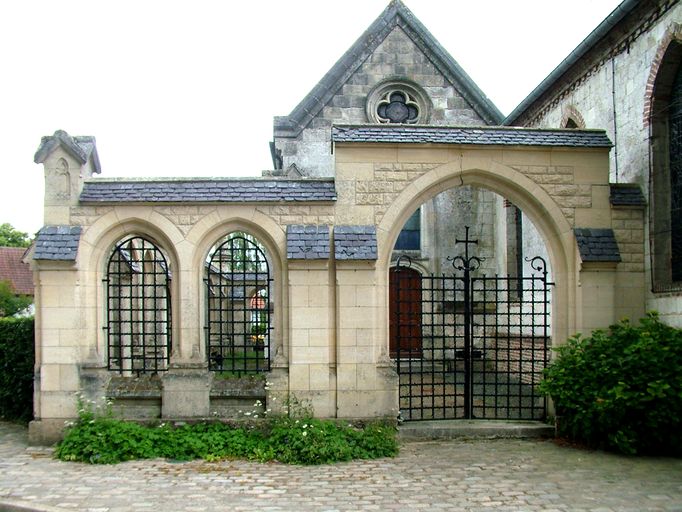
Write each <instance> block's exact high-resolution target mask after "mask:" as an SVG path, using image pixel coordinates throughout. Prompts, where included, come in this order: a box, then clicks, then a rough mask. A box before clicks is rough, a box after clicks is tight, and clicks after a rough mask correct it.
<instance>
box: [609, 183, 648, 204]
mask: <svg viewBox="0 0 682 512" xmlns="http://www.w3.org/2000/svg"><path fill="white" fill-rule="evenodd" d="M609 199H610V201H611V204H612V205H613V206H646V199H644V194H643V193H642V189H641V188H640V186H639V185H637V184H635V183H611V194H610V197H609Z"/></svg>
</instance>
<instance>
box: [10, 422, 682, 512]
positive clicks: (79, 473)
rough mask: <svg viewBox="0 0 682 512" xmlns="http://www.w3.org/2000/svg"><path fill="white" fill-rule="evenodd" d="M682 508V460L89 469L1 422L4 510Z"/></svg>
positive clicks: (465, 455)
mask: <svg viewBox="0 0 682 512" xmlns="http://www.w3.org/2000/svg"><path fill="white" fill-rule="evenodd" d="M21 506H26V507H28V508H26V509H25V510H31V509H34V510H44V511H58V510H86V511H90V512H115V511H116V512H118V511H121V512H122V511H164V512H169V511H186V512H202V511H212V510H263V511H279V510H296V511H307V510H316V511H354V510H378V511H393V510H396V511H397V510H400V511H409V510H447V511H488V510H497V511H536V510H541V511H592V512H609V511H623V512H625V511H633V512H634V511H637V512H642V511H680V512H682V459H670V458H631V457H623V456H618V455H613V454H607V453H602V452H590V451H584V450H578V449H574V448H568V447H561V446H557V445H556V444H555V443H554V442H552V441H542V440H474V441H433V442H404V443H403V445H402V447H401V452H400V455H399V456H398V457H396V458H395V459H381V460H375V461H358V462H350V463H342V464H335V465H328V466H312V467H311V466H287V465H283V464H258V463H252V462H244V461H225V462H219V463H209V462H203V461H194V462H185V463H172V462H169V461H165V460H151V461H138V462H128V463H124V464H117V465H113V466H91V465H86V464H77V463H64V462H59V461H57V460H54V459H53V458H52V455H51V450H48V449H43V448H32V447H27V444H26V429H25V428H23V427H20V426H16V425H11V424H8V423H1V422H0V510H24V509H23V508H21Z"/></svg>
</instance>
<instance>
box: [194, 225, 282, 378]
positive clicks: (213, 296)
mask: <svg viewBox="0 0 682 512" xmlns="http://www.w3.org/2000/svg"><path fill="white" fill-rule="evenodd" d="M205 275H206V277H205V285H206V305H207V320H206V345H207V353H208V358H209V369H210V370H213V371H216V372H224V373H227V374H234V375H242V374H248V373H256V372H264V371H269V370H270V339H271V333H272V329H273V317H272V307H271V304H272V302H271V300H272V298H271V297H272V277H271V275H270V264H269V262H268V257H267V255H266V251H265V248H264V247H263V245H262V244H261V243H260V242H259V241H258V240H257V239H256V238H255V237H253V236H251V235H249V234H247V233H243V232H234V233H231V234H230V235H228V236H227V237H225V238H223V239H222V240H220V241H219V242H218V243H216V244H215V245H214V246H213V248H212V249H211V250H210V251H209V254H208V256H207V259H206V274H205Z"/></svg>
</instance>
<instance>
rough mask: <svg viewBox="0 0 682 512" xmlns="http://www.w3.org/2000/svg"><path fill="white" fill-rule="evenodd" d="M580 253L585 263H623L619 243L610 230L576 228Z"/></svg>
mask: <svg viewBox="0 0 682 512" xmlns="http://www.w3.org/2000/svg"><path fill="white" fill-rule="evenodd" d="M574 232H575V238H576V240H577V242H578V251H579V252H580V258H581V259H582V260H583V262H588V261H593V262H608V261H614V262H619V261H621V258H620V251H619V250H618V243H617V242H616V237H615V235H614V233H613V230H612V229H610V228H605V229H596V228H575V229H574Z"/></svg>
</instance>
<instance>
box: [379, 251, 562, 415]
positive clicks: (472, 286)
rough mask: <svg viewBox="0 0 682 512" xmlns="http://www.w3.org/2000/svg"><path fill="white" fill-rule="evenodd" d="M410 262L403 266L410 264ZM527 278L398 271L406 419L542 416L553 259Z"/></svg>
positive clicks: (394, 277) (392, 295)
mask: <svg viewBox="0 0 682 512" xmlns="http://www.w3.org/2000/svg"><path fill="white" fill-rule="evenodd" d="M405 262H406V259H402V261H401V262H400V263H402V264H405ZM533 265H534V266H533V268H534V270H535V272H536V273H535V274H533V275H532V276H523V277H520V278H519V277H500V276H494V277H484V276H481V277H472V276H469V275H468V272H465V275H444V274H441V275H421V274H419V273H418V272H416V271H413V270H411V269H409V268H405V266H401V265H398V266H397V267H395V268H393V269H392V270H391V275H390V288H389V300H390V301H391V308H392V312H391V322H390V335H391V346H390V349H391V350H390V352H391V356H392V357H393V358H395V361H396V365H397V369H398V374H399V394H400V411H401V415H402V417H403V418H404V419H406V420H431V419H456V418H479V419H524V420H540V419H544V417H545V414H546V399H545V397H544V396H542V395H541V394H540V393H539V392H538V391H537V385H538V383H539V382H540V380H541V378H542V372H543V370H544V368H545V366H546V364H547V358H548V348H549V342H550V330H551V328H550V316H551V314H550V305H551V297H550V291H551V283H549V282H548V281H547V272H546V271H545V263H544V260H542V259H541V258H535V259H534V260H533Z"/></svg>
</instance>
